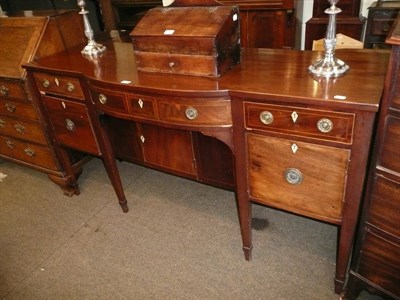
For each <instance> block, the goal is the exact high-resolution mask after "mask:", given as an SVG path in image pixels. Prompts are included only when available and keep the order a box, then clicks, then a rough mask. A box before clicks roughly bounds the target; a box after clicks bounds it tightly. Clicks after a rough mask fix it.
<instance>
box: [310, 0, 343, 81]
mask: <svg viewBox="0 0 400 300" xmlns="http://www.w3.org/2000/svg"><path fill="white" fill-rule="evenodd" d="M338 2H339V0H329V3H330V4H331V7H329V8H327V9H326V10H325V13H326V14H328V15H329V22H328V28H327V30H326V37H325V39H324V48H325V57H324V58H323V59H320V60H318V61H316V62H315V63H314V64H312V65H311V66H309V67H308V70H309V71H310V73H312V74H313V75H314V76H317V77H321V76H323V77H338V76H341V75H343V74H345V73H346V72H347V71H348V70H349V66H348V65H347V64H346V63H345V62H343V61H342V60H340V59H337V58H336V57H335V47H336V15H337V14H338V13H340V12H341V11H342V10H341V9H340V8H338V7H336V4H337V3H338Z"/></svg>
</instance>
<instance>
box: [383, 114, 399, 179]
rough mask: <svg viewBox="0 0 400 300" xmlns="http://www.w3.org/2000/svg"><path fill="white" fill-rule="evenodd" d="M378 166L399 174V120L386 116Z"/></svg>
mask: <svg viewBox="0 0 400 300" xmlns="http://www.w3.org/2000/svg"><path fill="white" fill-rule="evenodd" d="M382 145H383V148H382V151H381V158H380V161H378V164H379V165H380V166H382V167H384V168H386V169H390V170H392V171H395V172H397V173H399V174H400V152H399V151H400V118H395V117H392V116H390V115H389V116H388V117H387V119H386V131H385V136H384V138H383V142H382Z"/></svg>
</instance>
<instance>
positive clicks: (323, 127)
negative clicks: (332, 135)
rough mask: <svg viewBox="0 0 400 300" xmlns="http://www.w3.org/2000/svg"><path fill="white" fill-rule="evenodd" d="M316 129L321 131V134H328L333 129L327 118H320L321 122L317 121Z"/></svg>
mask: <svg viewBox="0 0 400 300" xmlns="http://www.w3.org/2000/svg"><path fill="white" fill-rule="evenodd" d="M317 128H318V130H319V131H321V132H323V133H328V132H330V131H332V129H333V123H332V121H331V120H329V119H327V118H322V119H321V120H319V121H318V122H317Z"/></svg>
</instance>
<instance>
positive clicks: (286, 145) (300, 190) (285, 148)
mask: <svg viewBox="0 0 400 300" xmlns="http://www.w3.org/2000/svg"><path fill="white" fill-rule="evenodd" d="M246 140H247V151H248V181H249V193H250V197H251V198H252V199H255V200H256V201H257V202H260V203H263V204H266V205H269V206H272V207H276V208H280V209H284V210H287V211H291V212H294V213H299V214H302V215H305V216H309V217H313V218H316V219H320V220H324V221H328V222H333V223H338V222H340V220H341V213H342V207H343V199H344V189H345V182H346V173H347V168H348V164H349V158H350V151H349V150H345V149H337V148H333V147H327V146H321V145H315V144H311V143H304V142H298V141H290V140H286V139H279V138H273V137H267V136H262V135H257V134H251V133H249V134H247V139H246Z"/></svg>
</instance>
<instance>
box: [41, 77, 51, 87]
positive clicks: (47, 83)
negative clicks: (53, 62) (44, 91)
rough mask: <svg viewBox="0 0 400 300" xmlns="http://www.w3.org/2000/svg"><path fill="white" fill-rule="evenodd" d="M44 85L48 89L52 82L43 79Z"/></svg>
mask: <svg viewBox="0 0 400 300" xmlns="http://www.w3.org/2000/svg"><path fill="white" fill-rule="evenodd" d="M42 85H43V86H44V87H45V88H48V87H49V86H50V81H48V80H47V79H43V81H42Z"/></svg>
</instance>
